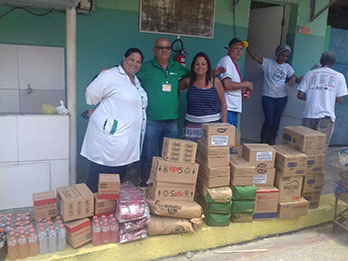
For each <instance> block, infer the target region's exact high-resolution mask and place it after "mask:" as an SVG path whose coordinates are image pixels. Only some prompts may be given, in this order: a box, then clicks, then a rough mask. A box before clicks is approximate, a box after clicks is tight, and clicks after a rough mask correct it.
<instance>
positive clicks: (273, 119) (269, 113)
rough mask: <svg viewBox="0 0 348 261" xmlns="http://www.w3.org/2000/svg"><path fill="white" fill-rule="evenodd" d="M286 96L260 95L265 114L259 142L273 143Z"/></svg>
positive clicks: (286, 99)
mask: <svg viewBox="0 0 348 261" xmlns="http://www.w3.org/2000/svg"><path fill="white" fill-rule="evenodd" d="M287 102H288V96H286V97H282V98H272V97H268V96H262V108H263V113H264V115H265V122H264V123H263V126H262V130H261V142H262V143H268V144H269V145H274V144H275V141H276V138H277V132H278V130H279V124H280V117H281V116H282V114H283V111H284V108H285V106H286V103H287Z"/></svg>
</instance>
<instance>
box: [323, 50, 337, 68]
mask: <svg viewBox="0 0 348 261" xmlns="http://www.w3.org/2000/svg"><path fill="white" fill-rule="evenodd" d="M320 64H321V66H328V67H333V66H334V65H335V64H336V54H335V53H334V52H331V51H326V52H323V53H322V55H321V57H320Z"/></svg>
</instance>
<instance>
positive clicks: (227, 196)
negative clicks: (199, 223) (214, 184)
mask: <svg viewBox="0 0 348 261" xmlns="http://www.w3.org/2000/svg"><path fill="white" fill-rule="evenodd" d="M199 181H200V180H199ZM199 181H198V182H197V191H198V193H199V194H201V195H202V196H203V198H205V199H206V198H207V197H210V198H211V199H212V201H213V202H220V203H226V202H229V201H230V200H231V198H232V189H231V188H230V187H218V188H208V187H207V186H206V185H205V184H204V183H203V182H199Z"/></svg>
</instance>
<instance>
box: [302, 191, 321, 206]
mask: <svg viewBox="0 0 348 261" xmlns="http://www.w3.org/2000/svg"><path fill="white" fill-rule="evenodd" d="M320 193H321V192H320V191H319V192H309V193H302V197H303V198H304V199H305V200H307V201H308V203H309V208H310V209H313V208H318V207H319V203H320Z"/></svg>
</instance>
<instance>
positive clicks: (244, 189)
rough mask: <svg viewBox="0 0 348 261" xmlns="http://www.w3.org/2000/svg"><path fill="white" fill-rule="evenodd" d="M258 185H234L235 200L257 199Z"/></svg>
mask: <svg viewBox="0 0 348 261" xmlns="http://www.w3.org/2000/svg"><path fill="white" fill-rule="evenodd" d="M256 190H257V187H256V186H233V200H255V198H256Z"/></svg>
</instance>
